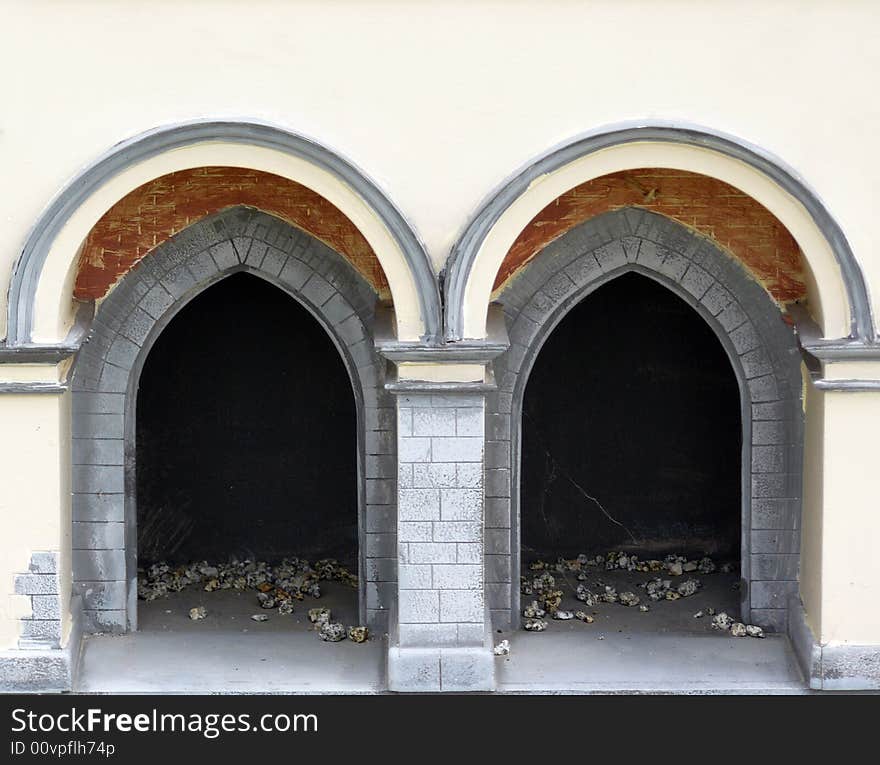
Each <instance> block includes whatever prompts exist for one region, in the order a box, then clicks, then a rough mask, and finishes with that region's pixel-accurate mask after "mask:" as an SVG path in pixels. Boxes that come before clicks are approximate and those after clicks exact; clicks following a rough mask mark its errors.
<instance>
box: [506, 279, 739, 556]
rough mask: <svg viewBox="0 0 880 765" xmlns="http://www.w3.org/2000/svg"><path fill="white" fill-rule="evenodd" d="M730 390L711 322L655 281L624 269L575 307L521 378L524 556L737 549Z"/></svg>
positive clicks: (734, 390)
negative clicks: (524, 381)
mask: <svg viewBox="0 0 880 765" xmlns="http://www.w3.org/2000/svg"><path fill="white" fill-rule="evenodd" d="M739 395H740V394H739V388H738V386H737V381H736V377H735V375H734V372H733V369H732V367H731V364H730V361H729V359H728V358H727V355H726V353H725V351H724V349H723V347H722V345H721V343H720V342H719V340H718V338H717V337H716V336H715V334H714V332H713V331H712V329H711V328H710V327H709V325H708V324H706V322H705V321H704V320H703V319H702V318H701V317H700V316H699V315H698V314H697V313H696V312H695V311H694V310H693V309H692V308H690V306H688V305H687V304H686V303H685V302H684V301H682V300H681V299H680V298H679V297H678V296H676V295H675V294H674V293H673V292H671V291H670V290H668V289H667V288H665V287H663V286H662V285H660V284H658V283H656V282H654V281H653V280H651V279H649V278H647V277H644V276H640V275H638V274H624V275H623V276H620V277H619V278H617V279H615V280H613V281H612V282H610V283H608V284H606V285H604V286H602V287H600V288H599V289H598V290H596V291H595V292H594V293H593V294H592V295H590V296H589V297H587V298H586V299H585V300H584V301H583V302H581V303H580V304H579V305H577V306H575V307H574V308H573V309H572V310H571V311H570V312H569V313H568V315H567V316H566V317H565V318H564V319H563V320H562V322H561V323H560V324H559V326H558V327H556V329H555V330H554V331H553V332H552V334H551V335H550V337H549V338H548V340H547V342H546V344H545V345H544V347H543V348H542V350H541V352H540V354H539V355H538V358H537V360H536V362H535V366H534V368H533V369H532V372H531V374H530V377H529V381H528V385H527V387H526V391H525V399H524V403H523V441H522V476H521V481H522V483H521V492H522V494H521V497H522V503H521V508H522V509H521V513H522V535H523V536H522V539H523V548H524V556H525V559H526V560H528V559H529V558H530V557H532V555H533V554H539V555H553V556H555V555H566V556H569V555H576V554H577V553H580V552H587V553H590V552H604V551H607V550H608V549H614V548H620V547H625V548H627V549H638V550H640V551H642V552H645V553H647V552H649V551H650V552H653V553H656V554H660V553H662V552H672V551H676V552H678V551H682V552H693V553H707V554H712V555H720V556H730V557H733V556H738V555H739V548H740V517H741V507H740V502H741V472H740V470H741V447H742V423H741V413H740V401H739ZM609 516H610V517H609ZM612 519H613V520H612ZM634 540H635V541H634Z"/></svg>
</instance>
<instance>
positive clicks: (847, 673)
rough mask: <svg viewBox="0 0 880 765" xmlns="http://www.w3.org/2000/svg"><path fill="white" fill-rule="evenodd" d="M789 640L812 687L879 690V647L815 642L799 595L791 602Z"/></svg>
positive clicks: (825, 689) (835, 689)
mask: <svg viewBox="0 0 880 765" xmlns="http://www.w3.org/2000/svg"><path fill="white" fill-rule="evenodd" d="M788 610H789V622H788V623H789V627H788V629H789V637H790V638H791V642H792V645H793V646H794V650H795V654H796V655H797V658H798V662H799V663H800V666H801V671H802V672H803V673H804V676H805V678H806V680H807V682H808V683H809V686H810V688H812V689H814V690H821V691H876V690H880V644H871V645H866V644H861V645H860V644H855V643H825V644H820V643H819V642H817V641H816V638H815V637H814V635H813V632H812V630H811V629H810V627H809V625H808V624H807V621H806V614H805V612H804V606H803V603H802V602H801V599H800V597H799V596H798V595H797V593H795V594H794V596H793V597H792V598H791V600H790V601H789V609H788Z"/></svg>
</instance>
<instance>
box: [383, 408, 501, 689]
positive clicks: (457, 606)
mask: <svg viewBox="0 0 880 765" xmlns="http://www.w3.org/2000/svg"><path fill="white" fill-rule="evenodd" d="M484 401H485V399H484V396H483V395H482V394H474V393H469V392H467V391H464V392H458V393H455V392H453V393H444V394H438V393H436V392H435V393H431V392H430V391H425V392H422V393H400V394H398V396H397V438H398V441H397V443H398V446H397V454H398V480H397V485H398V490H397V508H398V512H397V541H398V561H399V566H398V592H397V612H396V615H397V619H396V620H395V621H394V622H392V626H391V644H390V646H389V653H388V687H389V690H392V691H485V690H493V689H494V687H495V679H494V676H495V673H494V657H493V655H492V652H491V642H490V640H491V635H490V633H489V632H488V629H487V627H488V619H487V612H486V602H485V588H484V581H485V572H484V569H483V564H484V555H483V550H484V548H483V493H484V484H483V444H484V442H485V441H484V427H485V406H484Z"/></svg>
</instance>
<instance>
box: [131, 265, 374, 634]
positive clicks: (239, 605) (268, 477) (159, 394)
mask: <svg viewBox="0 0 880 765" xmlns="http://www.w3.org/2000/svg"><path fill="white" fill-rule="evenodd" d="M135 427H136V438H135V441H136V445H135V455H134V457H135V462H134V464H135V469H134V474H135V480H134V483H135V494H136V507H137V549H138V567H139V594H140V596H141V600H140V601H139V604H140V607H139V627H140V629H142V630H145V629H146V630H150V629H163V630H165V629H174V628H191V626H192V625H191V623H193V622H200V621H202V619H198V618H194V619H191V618H190V617H191V614H190V610H191V609H194V608H195V609H198V608H204V610H205V614H206V615H205V617H204V620H206V621H205V624H210V625H211V626H213V627H215V628H217V629H238V630H239V631H241V630H246V629H248V627H250V628H251V629H256V625H254V623H253V621H249V620H250V619H251V617H252V616H254V615H264V616H267V617H268V623H265V622H264V623H261V624H260V628H262V629H264V630H265V631H270V630H272V631H275V630H296V629H306V628H308V626H310V625H308V616H307V609H308V608H309V607H313V606H325V607H328V608H331V609H332V611H333V616H334V619H338V620H339V621H341V622H344V623H346V624H359V623H360V619H359V618H358V612H359V604H358V588H357V580H356V578H355V577H356V576H357V574H358V488H357V487H358V469H357V459H358V457H357V421H356V408H355V400H354V394H353V390H352V385H351V380H350V377H349V375H348V372H347V370H346V368H345V364H344V363H343V360H342V358H341V356H340V354H339V351H338V350H337V349H336V347H335V346H334V344H333V342H332V341H331V339H330V337H329V335H328V334H327V332H326V331H325V330H324V329H323V327H322V326H321V325H320V324H319V323H318V322H317V321H316V320H315V318H314V317H313V316H312V315H311V314H310V313H309V311H308V310H307V309H306V308H304V307H303V306H302V305H300V304H299V303H298V302H297V301H296V300H294V299H293V298H291V297H290V296H288V295H287V294H285V293H284V292H283V291H282V290H280V289H278V288H277V287H275V286H274V285H272V284H270V283H269V282H267V281H265V280H263V279H261V278H258V277H255V276H252V275H250V274H246V273H236V274H233V275H231V276H228V277H226V278H224V279H222V280H221V281H219V282H218V283H216V284H215V285H213V286H211V287H209V288H208V289H206V290H205V291H204V292H202V293H201V294H199V295H198V296H197V297H195V298H194V299H193V300H191V301H190V302H189V303H187V304H186V305H185V306H184V307H183V308H182V309H181V310H180V311H179V312H178V313H177V314H176V315H175V316H174V317H173V319H172V320H171V321H170V322H169V323H168V325H167V326H166V327H165V328H164V330H163V331H162V332H161V334H160V335H159V336H158V337H157V338H156V340H155V343H154V344H153V346H152V348H151V349H150V351H149V353H148V356H147V358H146V360H145V362H144V365H143V369H142V372H141V375H140V378H139V383H138V391H137V405H136V426H135ZM327 559H333V560H335V561H337V564H333V565H335V568H334V569H333V570H332V571H330V573H329V575H326V576H325V575H321V576H312V575H311V574H310V573H309V572H317V573H318V574H323V573H324V572H321V571H320V567H321V566H328V565H331V564H326V563H320V561H323V560H327ZM343 570H344V571H345V572H348V573H350V574H351V577H350V578H347V577H346V576H344V575H343V574H342V573H341V572H342V571H343ZM337 574H338V575H337ZM175 578H177V579H181V578H182V579H183V580H184V582H185V581H186V580H187V579H193V580H194V581H193V583H192V585H191V586H187V587H185V588H183V589H181V590H180V591H177V592H176V591H174V590H175V588H176V587H175V584H174V583H175ZM165 585H168V586H167V587H166V586H165ZM315 587H316V588H317V589H314V588H315ZM165 589H167V590H170V591H163V590H165ZM319 593H320V596H321V598H322V599H321V600H320V601H317V600H316V601H315V602H312V603H310V600H311V599H312V598H314V597H315V596H316V595H317V594H319ZM301 596H304V600H305V602H300V601H298V600H297V598H299V597H301ZM267 601H272V604H271V605H267ZM285 603H287V604H288V605H289V606H291V607H292V613H290V612H289V611H288V606H286V605H284V604H285ZM195 615H196V616H198V613H196V614H195Z"/></svg>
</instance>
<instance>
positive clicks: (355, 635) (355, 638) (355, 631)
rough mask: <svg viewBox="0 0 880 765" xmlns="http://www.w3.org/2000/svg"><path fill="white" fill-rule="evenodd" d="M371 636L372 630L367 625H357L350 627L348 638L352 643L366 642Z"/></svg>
mask: <svg viewBox="0 0 880 765" xmlns="http://www.w3.org/2000/svg"><path fill="white" fill-rule="evenodd" d="M369 636H370V632H369V630H368V629H367V628H366V627H363V626H357V627H349V628H348V639H349V640H350V641H351V642H352V643H365V642H366V640H367V638H368V637H369Z"/></svg>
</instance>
